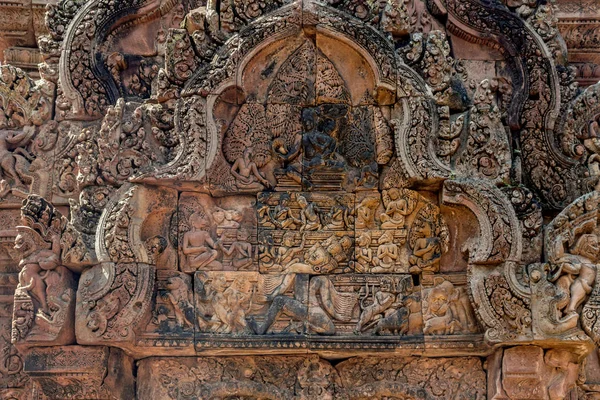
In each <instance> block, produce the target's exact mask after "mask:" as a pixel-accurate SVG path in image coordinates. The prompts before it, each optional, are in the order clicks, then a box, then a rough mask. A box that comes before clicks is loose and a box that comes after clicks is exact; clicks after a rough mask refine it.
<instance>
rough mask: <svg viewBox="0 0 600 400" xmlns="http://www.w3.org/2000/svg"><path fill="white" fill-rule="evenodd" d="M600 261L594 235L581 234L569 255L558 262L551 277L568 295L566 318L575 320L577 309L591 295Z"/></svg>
mask: <svg viewBox="0 0 600 400" xmlns="http://www.w3.org/2000/svg"><path fill="white" fill-rule="evenodd" d="M598 261H600V243H599V241H598V236H597V235H595V234H583V235H581V237H579V239H578V240H577V242H576V243H575V245H574V246H573V247H572V248H571V251H570V253H567V254H563V255H562V256H561V257H560V258H559V260H558V264H559V266H558V271H556V272H555V273H554V274H553V275H554V277H555V278H550V279H551V280H555V281H556V284H557V286H559V287H560V288H562V289H563V290H564V291H565V292H568V293H569V301H568V304H566V307H565V309H564V312H565V314H567V315H566V316H567V317H569V318H577V308H578V307H579V306H580V305H581V304H582V303H583V301H584V300H585V298H586V297H587V296H588V295H589V294H590V293H591V291H592V288H593V285H594V282H595V280H596V274H597V263H598Z"/></svg>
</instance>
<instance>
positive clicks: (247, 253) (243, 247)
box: [219, 229, 254, 271]
mask: <svg viewBox="0 0 600 400" xmlns="http://www.w3.org/2000/svg"><path fill="white" fill-rule="evenodd" d="M236 235H237V238H236V239H237V240H236V241H235V242H233V243H232V244H231V246H229V249H227V248H225V246H224V245H223V243H222V242H219V247H220V248H221V250H222V251H223V254H225V255H227V256H228V257H232V256H233V257H232V260H231V265H233V267H234V268H235V269H237V270H239V271H244V270H248V269H249V268H251V267H252V262H253V261H254V260H253V259H252V245H251V244H250V243H248V238H249V236H250V235H249V233H248V231H247V230H246V229H239V230H238V231H237V233H236Z"/></svg>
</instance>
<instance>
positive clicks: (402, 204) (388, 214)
mask: <svg viewBox="0 0 600 400" xmlns="http://www.w3.org/2000/svg"><path fill="white" fill-rule="evenodd" d="M383 200H384V203H385V212H384V213H383V214H381V215H380V216H379V219H380V220H381V227H382V228H383V229H400V228H404V226H405V224H406V216H407V215H409V214H410V213H411V211H412V210H411V209H410V208H409V204H408V200H407V199H404V198H402V197H401V196H400V191H399V190H398V189H396V188H392V189H389V190H387V191H384V195H383Z"/></svg>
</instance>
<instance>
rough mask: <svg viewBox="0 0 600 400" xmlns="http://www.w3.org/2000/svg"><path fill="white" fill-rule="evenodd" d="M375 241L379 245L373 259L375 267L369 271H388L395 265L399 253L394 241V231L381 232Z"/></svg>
mask: <svg viewBox="0 0 600 400" xmlns="http://www.w3.org/2000/svg"><path fill="white" fill-rule="evenodd" d="M377 243H379V247H377V257H376V259H374V264H375V267H373V268H372V269H371V272H389V271H390V270H391V269H392V268H393V267H394V265H396V261H397V260H398V257H399V254H400V252H399V249H398V245H396V244H395V243H394V232H393V231H385V232H383V234H382V235H381V237H379V240H378V241H377Z"/></svg>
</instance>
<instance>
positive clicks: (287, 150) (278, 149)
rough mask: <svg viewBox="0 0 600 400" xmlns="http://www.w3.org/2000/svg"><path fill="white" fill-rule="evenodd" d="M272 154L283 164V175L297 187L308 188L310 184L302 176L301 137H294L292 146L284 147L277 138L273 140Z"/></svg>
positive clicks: (282, 142)
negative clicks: (303, 186) (297, 185)
mask: <svg viewBox="0 0 600 400" xmlns="http://www.w3.org/2000/svg"><path fill="white" fill-rule="evenodd" d="M272 149H273V154H275V156H276V157H277V158H278V159H279V161H280V162H281V163H282V164H283V166H282V171H283V172H284V173H285V175H286V176H287V177H288V178H290V179H291V180H293V181H294V182H296V183H297V184H299V185H305V186H308V187H310V186H311V184H310V182H308V181H307V180H306V179H304V177H303V176H302V163H301V161H300V160H301V158H302V157H300V155H301V154H302V135H296V137H295V140H294V143H293V144H292V145H286V144H285V143H284V141H283V140H280V139H279V138H277V139H275V140H273V145H272Z"/></svg>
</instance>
